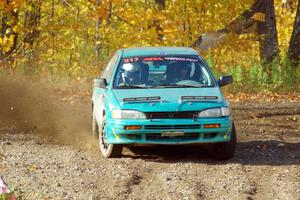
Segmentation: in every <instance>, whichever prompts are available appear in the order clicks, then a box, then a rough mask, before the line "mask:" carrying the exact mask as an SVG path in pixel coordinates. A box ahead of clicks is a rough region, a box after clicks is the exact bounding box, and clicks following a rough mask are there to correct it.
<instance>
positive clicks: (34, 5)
mask: <svg viewBox="0 0 300 200" xmlns="http://www.w3.org/2000/svg"><path fill="white" fill-rule="evenodd" d="M26 3H27V4H28V6H29V10H28V11H26V12H25V21H24V26H25V28H26V36H25V38H24V52H25V55H27V56H28V63H27V66H26V69H25V74H26V75H33V74H34V73H36V70H37V67H36V66H35V63H34V62H33V59H37V57H38V56H37V55H36V51H35V49H34V43H35V42H36V41H37V38H38V37H39V35H40V31H39V30H38V25H39V22H40V17H41V4H42V0H27V1H26ZM53 14H54V13H53Z"/></svg>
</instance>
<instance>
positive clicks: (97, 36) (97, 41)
mask: <svg viewBox="0 0 300 200" xmlns="http://www.w3.org/2000/svg"><path fill="white" fill-rule="evenodd" d="M96 7H97V9H98V8H99V7H100V0H96ZM100 24H101V17H98V19H97V21H96V28H95V32H96V33H95V54H96V58H97V60H99V56H100V35H99V28H100Z"/></svg>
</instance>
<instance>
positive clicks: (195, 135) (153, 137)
mask: <svg viewBox="0 0 300 200" xmlns="http://www.w3.org/2000/svg"><path fill="white" fill-rule="evenodd" d="M198 138H199V133H185V134H184V135H182V136H167V137H166V136H161V135H160V134H146V139H147V140H168V139H181V140H197V139H198Z"/></svg>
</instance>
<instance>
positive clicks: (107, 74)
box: [101, 54, 118, 83]
mask: <svg viewBox="0 0 300 200" xmlns="http://www.w3.org/2000/svg"><path fill="white" fill-rule="evenodd" d="M117 60H118V55H117V54H115V55H114V56H113V57H112V58H111V60H110V61H109V63H108V64H107V66H106V67H105V70H104V71H103V73H102V76H101V77H102V78H106V80H107V82H108V83H109V82H110V79H111V76H112V74H113V72H114V68H115V65H116V62H117Z"/></svg>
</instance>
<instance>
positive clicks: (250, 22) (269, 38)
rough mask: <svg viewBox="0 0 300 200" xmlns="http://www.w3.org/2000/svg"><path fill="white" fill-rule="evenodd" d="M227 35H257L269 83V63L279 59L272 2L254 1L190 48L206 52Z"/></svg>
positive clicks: (270, 0)
mask: <svg viewBox="0 0 300 200" xmlns="http://www.w3.org/2000/svg"><path fill="white" fill-rule="evenodd" d="M228 33H235V34H248V33H255V34H257V35H258V38H259V39H258V41H259V44H260V48H259V51H260V59H261V63H262V64H263V65H264V69H265V71H266V72H267V73H268V75H269V79H270V81H271V63H272V62H273V61H274V60H276V59H277V58H279V48H278V39H277V29H276V19H275V11H274V0H256V1H255V2H254V4H253V5H252V6H251V8H250V9H248V10H246V11H245V12H244V13H242V14H241V15H240V16H238V17H237V18H236V19H235V20H233V21H232V22H230V23H229V24H228V25H227V26H225V28H223V29H220V30H217V31H213V32H209V33H206V34H203V35H202V36H200V37H199V38H198V39H197V40H196V41H195V42H194V43H193V44H192V45H191V46H192V47H198V48H200V50H203V51H206V50H208V49H209V48H213V47H215V46H217V45H218V44H219V43H220V42H221V41H222V40H223V39H224V37H225V36H226V35H227V34H228Z"/></svg>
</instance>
